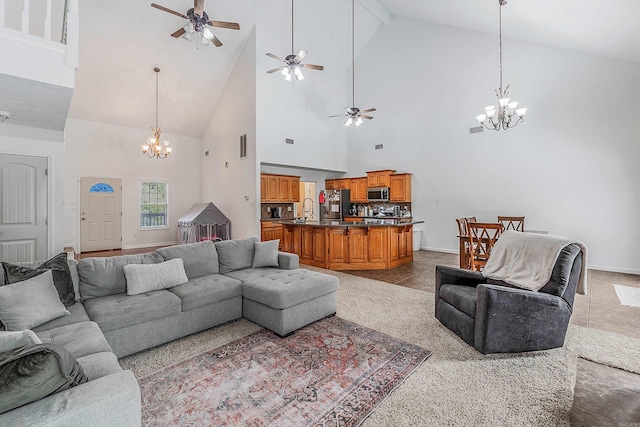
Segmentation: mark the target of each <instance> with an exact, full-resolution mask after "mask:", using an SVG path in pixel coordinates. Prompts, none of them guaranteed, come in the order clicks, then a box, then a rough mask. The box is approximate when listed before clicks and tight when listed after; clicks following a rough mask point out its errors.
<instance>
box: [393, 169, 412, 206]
mask: <svg viewBox="0 0 640 427" xmlns="http://www.w3.org/2000/svg"><path fill="white" fill-rule="evenodd" d="M389 184H390V185H389V187H390V188H389V201H390V202H409V203H410V202H411V174H410V173H401V174H397V175H390V176H389Z"/></svg>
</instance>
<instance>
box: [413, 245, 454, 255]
mask: <svg viewBox="0 0 640 427" xmlns="http://www.w3.org/2000/svg"><path fill="white" fill-rule="evenodd" d="M420 250H421V251H433V252H443V253H445V254H456V255H458V251H456V250H455V249H444V248H434V247H431V246H420Z"/></svg>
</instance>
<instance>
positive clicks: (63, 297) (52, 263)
mask: <svg viewBox="0 0 640 427" xmlns="http://www.w3.org/2000/svg"><path fill="white" fill-rule="evenodd" d="M2 267H3V269H4V284H5V285H10V284H12V283H18V282H22V281H23V280H26V279H31V278H32V277H35V276H39V275H40V274H42V273H44V272H45V271H46V270H51V273H53V283H54V285H55V286H56V290H57V291H58V296H59V297H60V301H62V303H63V304H64V305H65V307H69V306H71V305H73V304H75V303H76V294H75V291H74V290H73V279H72V278H71V270H70V269H69V264H68V262H67V254H66V253H64V252H62V253H59V254H58V255H56V256H54V257H53V258H51V259H49V260H47V261H45V262H43V263H42V264H40V265H39V266H37V267H35V268H29V267H26V266H23V265H16V264H9V263H8V262H3V263H2Z"/></svg>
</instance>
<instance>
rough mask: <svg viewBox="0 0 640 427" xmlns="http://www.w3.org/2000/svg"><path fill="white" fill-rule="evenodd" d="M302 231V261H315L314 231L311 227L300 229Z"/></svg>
mask: <svg viewBox="0 0 640 427" xmlns="http://www.w3.org/2000/svg"><path fill="white" fill-rule="evenodd" d="M299 228H301V229H302V232H301V236H300V259H305V260H311V259H313V230H312V228H311V227H299Z"/></svg>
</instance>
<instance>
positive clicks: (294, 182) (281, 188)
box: [260, 174, 300, 203]
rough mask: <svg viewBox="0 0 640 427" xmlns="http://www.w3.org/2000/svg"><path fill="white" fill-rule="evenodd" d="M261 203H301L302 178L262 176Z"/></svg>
mask: <svg viewBox="0 0 640 427" xmlns="http://www.w3.org/2000/svg"><path fill="white" fill-rule="evenodd" d="M260 201H261V202H263V203H265V202H266V203H269V202H271V203H291V202H299V201H300V177H299V176H289V175H272V174H261V175H260Z"/></svg>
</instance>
